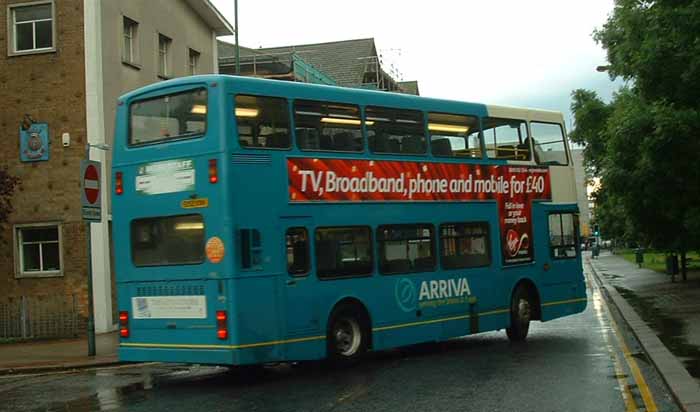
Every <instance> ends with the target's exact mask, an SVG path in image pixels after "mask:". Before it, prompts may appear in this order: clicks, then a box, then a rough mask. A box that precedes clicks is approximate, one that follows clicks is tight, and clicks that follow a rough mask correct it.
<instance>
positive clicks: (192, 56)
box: [188, 49, 199, 76]
mask: <svg viewBox="0 0 700 412" xmlns="http://www.w3.org/2000/svg"><path fill="white" fill-rule="evenodd" d="M197 66H199V52H198V51H196V50H192V49H190V51H189V60H188V68H189V74H190V75H191V76H194V75H195V74H197V71H198V70H197V68H198V67H197Z"/></svg>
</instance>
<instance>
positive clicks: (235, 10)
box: [233, 0, 241, 75]
mask: <svg viewBox="0 0 700 412" xmlns="http://www.w3.org/2000/svg"><path fill="white" fill-rule="evenodd" d="M233 24H235V25H236V33H235V34H236V75H240V74H241V48H240V46H239V45H238V0H234V2H233Z"/></svg>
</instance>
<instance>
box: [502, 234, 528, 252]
mask: <svg viewBox="0 0 700 412" xmlns="http://www.w3.org/2000/svg"><path fill="white" fill-rule="evenodd" d="M528 242H529V238H528V236H527V233H523V235H522V236H520V235H519V234H518V232H516V231H515V230H513V229H508V232H506V246H507V250H508V254H509V255H510V257H515V256H516V255H517V254H518V252H520V250H521V249H527V246H528Z"/></svg>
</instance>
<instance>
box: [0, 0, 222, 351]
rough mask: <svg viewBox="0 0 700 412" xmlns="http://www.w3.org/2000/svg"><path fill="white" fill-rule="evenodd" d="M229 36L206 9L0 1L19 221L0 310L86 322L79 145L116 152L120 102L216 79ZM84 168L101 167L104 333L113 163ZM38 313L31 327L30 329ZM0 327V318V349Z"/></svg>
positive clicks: (1, 147) (99, 320)
mask: <svg viewBox="0 0 700 412" xmlns="http://www.w3.org/2000/svg"><path fill="white" fill-rule="evenodd" d="M232 33H233V29H232V27H231V25H230V24H229V23H228V22H227V21H226V19H225V18H224V17H223V16H222V15H221V14H220V13H219V12H218V11H217V10H216V9H215V8H214V7H213V6H212V5H211V3H210V2H209V1H208V0H149V1H148V2H146V1H141V0H120V1H99V0H40V1H36V0H0V102H2V109H0V136H2V139H0V166H4V165H7V166H8V167H9V170H10V172H11V173H12V174H13V175H15V176H18V177H20V178H21V181H22V186H21V189H20V190H19V191H17V192H16V194H15V196H14V198H13V200H12V203H13V206H14V208H15V212H14V213H13V214H12V215H11V217H10V222H9V224H7V225H5V226H4V228H3V229H2V230H0V306H1V305H3V304H5V305H9V304H10V303H12V301H17V300H18V299H20V298H21V299H22V301H26V299H30V300H32V299H33V301H35V302H41V300H42V299H44V298H47V297H64V298H65V297H67V299H64V301H65V302H66V304H65V308H68V309H70V308H71V307H75V308H77V309H76V310H75V311H76V312H77V313H78V314H79V317H81V318H82V317H84V316H85V314H86V308H87V245H86V226H85V224H84V223H83V221H82V220H81V210H80V180H79V172H80V161H81V160H82V159H83V158H84V157H85V144H86V143H87V142H90V143H92V144H101V143H107V144H110V145H111V144H112V130H113V128H114V124H113V123H114V121H113V119H114V112H115V105H116V100H117V97H118V96H119V95H120V94H122V93H124V92H126V91H128V90H132V89H134V88H136V87H140V86H143V85H146V84H149V83H152V82H156V81H159V80H160V79H166V78H171V77H177V76H185V75H189V74H198V73H214V72H217V71H218V68H217V66H218V65H217V62H218V56H217V47H216V46H217V45H216V37H217V36H221V35H230V34H232ZM90 156H91V158H92V159H93V160H101V161H102V162H103V180H102V188H103V190H102V193H103V197H102V204H103V212H102V213H103V223H100V224H93V225H92V239H93V242H92V247H93V261H92V264H93V272H94V273H93V283H94V288H93V290H94V295H95V299H94V303H95V321H96V329H97V331H98V332H102V331H107V330H110V329H112V324H113V321H114V319H113V311H114V306H115V305H114V296H113V294H114V293H113V291H114V288H113V286H112V285H113V281H114V280H113V279H114V276H113V274H112V273H111V272H112V271H111V265H110V259H109V256H110V242H109V239H110V236H109V220H110V209H109V176H110V173H109V167H110V164H109V163H110V160H109V159H110V155H109V153H105V152H104V151H102V150H96V149H93V150H92V152H91V153H90ZM105 172H106V173H105ZM8 302H9V303H8ZM39 306H40V305H39ZM39 306H37V307H38V309H37V311H38V312H36V313H33V314H29V315H30V316H29V318H30V319H34V320H37V319H38V317H39V316H40V313H39V312H41V309H40V307H39ZM12 307H13V306H11V305H9V306H6V308H12ZM65 308H64V309H65ZM8 310H10V309H6V311H5V312H7V311H8ZM52 310H53V309H52ZM46 311H47V310H44V312H46ZM4 321H5V322H9V320H8V317H7V316H5V319H4ZM2 322H3V317H2V315H0V338H2V337H3V336H2ZM30 334H31V333H30ZM33 334H34V335H36V334H37V333H36V332H35V333H33Z"/></svg>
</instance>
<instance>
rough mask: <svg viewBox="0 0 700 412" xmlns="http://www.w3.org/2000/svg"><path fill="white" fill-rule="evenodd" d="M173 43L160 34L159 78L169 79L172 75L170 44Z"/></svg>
mask: <svg viewBox="0 0 700 412" xmlns="http://www.w3.org/2000/svg"><path fill="white" fill-rule="evenodd" d="M172 42H173V41H172V39H170V37H168V36H164V35H162V34H158V76H160V77H169V75H170V64H169V62H168V59H169V58H170V56H169V54H170V44H171V43H172Z"/></svg>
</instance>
